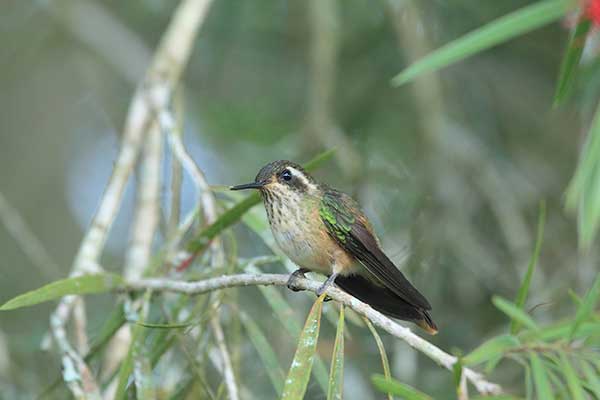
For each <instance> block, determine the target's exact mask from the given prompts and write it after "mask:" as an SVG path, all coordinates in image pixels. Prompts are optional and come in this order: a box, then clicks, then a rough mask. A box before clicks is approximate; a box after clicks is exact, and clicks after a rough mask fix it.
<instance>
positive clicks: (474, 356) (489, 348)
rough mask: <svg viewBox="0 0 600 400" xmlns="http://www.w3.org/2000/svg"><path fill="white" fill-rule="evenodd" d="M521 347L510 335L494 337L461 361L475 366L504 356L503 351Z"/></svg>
mask: <svg viewBox="0 0 600 400" xmlns="http://www.w3.org/2000/svg"><path fill="white" fill-rule="evenodd" d="M520 345H521V342H520V341H519V339H518V338H517V337H515V336H512V335H500V336H496V337H494V338H492V339H490V340H488V341H486V342H484V343H482V344H481V345H480V346H479V347H477V348H475V350H473V351H472V352H470V353H469V354H467V355H466V356H465V357H464V358H463V359H462V360H463V363H464V364H465V365H477V364H480V363H484V362H486V361H489V360H493V359H495V358H496V357H498V356H501V355H502V354H504V352H505V351H507V350H510V349H514V348H515V347H518V346H520Z"/></svg>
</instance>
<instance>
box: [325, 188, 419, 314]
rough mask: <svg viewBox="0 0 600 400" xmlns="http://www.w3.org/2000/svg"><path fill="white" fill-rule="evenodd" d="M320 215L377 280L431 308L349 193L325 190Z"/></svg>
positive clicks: (340, 243)
mask: <svg viewBox="0 0 600 400" xmlns="http://www.w3.org/2000/svg"><path fill="white" fill-rule="evenodd" d="M319 215H320V216H321V219H322V221H323V223H324V224H325V226H326V228H327V230H328V233H329V235H331V236H332V237H333V238H334V239H335V240H336V241H337V243H338V244H339V245H340V246H341V247H342V248H344V249H345V250H346V251H347V252H348V253H350V254H351V255H352V256H353V257H354V258H356V260H358V261H359V262H360V264H362V265H363V266H364V267H365V269H366V270H367V271H368V273H369V274H370V275H371V276H372V277H373V278H375V280H376V281H378V282H380V283H381V285H382V286H384V287H386V288H388V289H389V290H391V291H392V292H393V293H395V294H396V295H397V296H398V297H400V298H401V299H402V300H404V301H405V302H407V303H409V304H411V305H412V306H414V307H417V308H420V309H423V310H431V305H430V304H429V302H428V301H427V299H425V297H424V296H423V295H422V294H421V293H419V291H418V290H417V289H416V288H415V287H414V286H413V285H412V284H411V283H410V282H409V281H408V280H407V279H406V278H405V277H404V275H403V274H402V272H400V270H398V268H396V266H395V265H394V263H393V262H392V261H391V260H390V259H389V258H388V257H387V256H386V255H385V254H384V253H383V251H382V250H381V248H380V247H379V243H378V242H377V239H376V237H375V235H374V234H373V232H372V229H371V227H370V226H369V223H368V221H367V219H366V217H365V216H364V215H363V213H362V212H361V211H360V209H359V207H358V204H357V203H356V202H355V201H354V200H353V199H352V198H351V197H350V196H348V195H346V194H344V193H341V192H338V191H336V190H333V189H329V190H326V191H325V193H324V195H323V199H322V202H321V207H320V209H319Z"/></svg>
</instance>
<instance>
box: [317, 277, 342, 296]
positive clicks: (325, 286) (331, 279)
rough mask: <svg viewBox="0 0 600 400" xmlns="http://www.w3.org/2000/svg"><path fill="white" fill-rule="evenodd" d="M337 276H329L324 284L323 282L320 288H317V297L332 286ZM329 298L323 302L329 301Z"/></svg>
mask: <svg viewBox="0 0 600 400" xmlns="http://www.w3.org/2000/svg"><path fill="white" fill-rule="evenodd" d="M337 275H338V274H335V273H334V274H331V275H330V276H329V277H328V278H327V280H326V281H325V282H323V284H322V285H321V286H319V288H318V289H317V297H319V296H321V295H322V294H323V293H325V291H327V289H328V288H329V287H330V286H331V285H332V284H333V282H334V281H335V278H336V277H337ZM330 300H331V298H330V297H325V299H324V300H323V301H330Z"/></svg>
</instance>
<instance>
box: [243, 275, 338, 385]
mask: <svg viewBox="0 0 600 400" xmlns="http://www.w3.org/2000/svg"><path fill="white" fill-rule="evenodd" d="M246 271H248V272H253V273H260V272H261V271H260V270H259V269H258V268H256V267H255V266H248V267H246ZM258 290H260V292H261V293H262V295H263V297H264V298H265V300H266V301H267V303H268V304H269V306H270V307H271V309H272V310H273V312H274V313H275V315H276V316H277V320H278V321H279V322H280V323H281V324H282V325H283V327H284V328H285V330H286V331H287V332H288V334H289V335H290V336H292V337H298V336H300V331H301V326H300V323H299V322H298V320H297V319H296V318H295V313H294V310H293V309H292V307H291V306H290V305H289V303H288V302H287V301H286V300H285V298H284V297H283V296H282V295H281V292H279V291H278V290H277V289H275V288H273V287H269V286H259V287H258ZM313 376H314V378H315V379H316V380H317V382H318V383H319V386H320V387H321V389H322V390H323V393H325V394H326V393H327V390H328V385H329V382H328V381H327V376H328V375H327V367H326V366H325V363H324V362H323V360H321V357H319V355H318V354H316V355H315V360H314V368H313Z"/></svg>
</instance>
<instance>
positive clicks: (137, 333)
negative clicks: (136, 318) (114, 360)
mask: <svg viewBox="0 0 600 400" xmlns="http://www.w3.org/2000/svg"><path fill="white" fill-rule="evenodd" d="M143 336H145V332H144V327H143V326H141V325H135V326H134V327H133V334H132V339H131V344H130V345H129V351H128V352H127V356H125V359H124V360H123V362H122V363H121V368H120V369H119V380H118V383H117V390H116V392H115V399H117V400H121V399H126V398H127V385H128V383H129V377H130V376H131V372H132V371H133V358H134V357H133V353H134V348H135V346H136V343H137V342H138V341H139V340H142V338H143Z"/></svg>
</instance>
